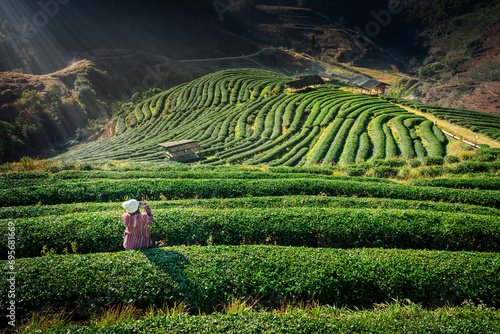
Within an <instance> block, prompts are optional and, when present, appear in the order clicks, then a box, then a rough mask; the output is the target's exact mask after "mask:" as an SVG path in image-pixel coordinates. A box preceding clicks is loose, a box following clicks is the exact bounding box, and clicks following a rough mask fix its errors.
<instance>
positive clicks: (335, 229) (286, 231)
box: [0, 207, 500, 259]
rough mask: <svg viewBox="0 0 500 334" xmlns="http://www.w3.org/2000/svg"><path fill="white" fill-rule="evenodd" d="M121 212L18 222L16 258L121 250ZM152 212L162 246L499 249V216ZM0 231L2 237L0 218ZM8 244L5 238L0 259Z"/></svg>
mask: <svg viewBox="0 0 500 334" xmlns="http://www.w3.org/2000/svg"><path fill="white" fill-rule="evenodd" d="M121 214H122V212H116V211H113V212H109V213H105V214H103V213H99V212H93V213H88V214H82V213H79V214H68V215H64V216H61V217H56V216H46V217H40V218H26V219H18V220H17V222H16V238H17V240H18V246H17V247H16V257H17V258H21V257H36V256H39V255H40V254H45V255H47V254H49V253H55V252H57V253H64V252H67V249H71V244H75V245H77V248H78V252H79V253H95V252H110V251H119V250H122V249H123V247H122V243H123V238H122V232H123V226H122V225H121V224H118V223H117V222H119V221H120V220H121V219H120V217H121ZM154 215H155V224H154V227H152V228H151V230H152V232H151V237H152V238H153V240H155V241H156V242H162V243H163V244H165V245H168V246H172V245H193V244H197V245H207V242H208V241H207V240H208V239H210V240H211V243H212V244H213V245H241V244H261V245H262V244H272V245H283V246H307V247H340V248H354V247H384V248H413V249H443V250H475V251H490V252H495V251H499V250H500V229H499V226H500V225H499V223H500V221H499V219H498V218H497V217H487V216H474V215H466V214H463V213H461V214H454V213H450V212H447V213H437V212H435V213H433V212H426V211H418V212H417V211H413V210H382V209H379V210H376V211H374V210H370V209H368V210H367V209H351V208H349V209H346V208H335V209H330V208H308V207H305V208H293V210H290V208H285V209H280V208H272V209H266V208H254V209H244V208H242V209H238V208H235V209H229V210H228V209H223V210H219V209H200V208H196V209H189V208H180V209H167V210H158V209H156V210H155V211H154ZM283 222H286V223H285V224H284V223H283ZM1 231H3V232H5V233H7V222H6V221H5V222H4V224H2V227H1ZM3 232H2V233H3ZM318 235H321V236H320V237H318ZM7 246H8V245H7V240H4V241H3V242H2V243H1V247H0V250H2V251H3V252H2V254H5V256H3V259H5V258H6V256H7V250H8V248H7ZM49 250H50V251H49Z"/></svg>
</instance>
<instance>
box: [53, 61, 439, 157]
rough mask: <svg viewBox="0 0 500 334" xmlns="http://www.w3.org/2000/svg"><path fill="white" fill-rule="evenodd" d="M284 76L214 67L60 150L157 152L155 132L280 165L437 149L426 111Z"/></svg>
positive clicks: (160, 137) (214, 153)
mask: <svg viewBox="0 0 500 334" xmlns="http://www.w3.org/2000/svg"><path fill="white" fill-rule="evenodd" d="M291 80H292V78H290V77H284V76H283V75H279V74H276V73H274V72H268V71H263V70H255V69H240V70H226V71H221V72H216V73H214V74H210V75H207V76H204V77H202V78H200V79H197V80H194V81H192V82H190V83H187V84H184V85H181V86H178V87H174V88H172V89H170V90H168V91H165V92H163V93H160V94H158V95H156V96H154V97H152V98H151V99H149V100H146V101H144V102H141V103H139V104H137V105H135V106H127V107H124V108H123V112H122V113H121V114H120V115H119V116H118V118H117V123H116V136H115V137H113V138H109V139H105V140H102V141H99V142H96V143H94V144H90V145H85V146H84V147H81V148H79V149H75V150H71V151H70V152H69V153H67V154H64V155H62V156H61V157H60V158H61V159H78V160H82V161H96V160H99V159H114V160H127V161H162V160H164V154H163V153H162V151H161V148H160V147H159V146H158V144H159V143H161V142H166V141H177V140H183V139H192V140H196V141H197V142H198V143H199V144H200V145H201V146H202V147H203V149H204V150H203V151H202V152H201V155H202V157H203V159H204V160H203V163H210V164H224V163H231V164H235V163H243V164H246V165H254V164H262V163H265V164H269V165H271V166H274V165H276V166H277V165H284V166H302V165H318V164H320V165H323V166H328V165H332V164H336V163H340V164H344V165H346V164H352V163H355V162H362V161H367V160H370V159H372V160H373V159H389V158H393V157H397V156H401V157H403V158H406V159H412V158H420V159H422V158H424V157H427V156H429V157H439V158H440V157H444V156H445V155H446V145H447V142H448V140H447V138H446V136H445V135H444V134H443V132H442V131H441V130H440V129H439V128H438V127H437V126H434V124H433V123H432V122H431V121H429V120H427V119H426V118H425V117H422V116H417V115H416V114H413V113H411V112H408V111H406V110H405V109H403V108H401V107H399V106H397V105H395V104H393V103H391V102H388V101H385V100H381V99H379V98H376V97H369V96H364V95H359V94H353V93H350V92H347V91H344V90H341V89H339V88H340V87H336V86H333V85H329V84H326V85H322V86H320V87H317V88H311V89H309V90H306V91H302V92H298V93H293V94H292V93H287V92H286V91H285V89H284V86H283V85H284V84H285V83H286V82H289V81H291Z"/></svg>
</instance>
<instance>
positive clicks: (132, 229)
mask: <svg viewBox="0 0 500 334" xmlns="http://www.w3.org/2000/svg"><path fill="white" fill-rule="evenodd" d="M144 210H145V211H146V213H137V214H135V215H131V214H129V213H124V214H123V215H122V219H123V225H125V226H127V228H126V229H125V234H124V235H123V247H124V248H125V249H141V248H149V247H150V246H151V244H152V242H151V236H150V235H149V228H148V225H151V224H152V223H153V222H154V218H153V215H151V209H150V207H149V205H146V206H144Z"/></svg>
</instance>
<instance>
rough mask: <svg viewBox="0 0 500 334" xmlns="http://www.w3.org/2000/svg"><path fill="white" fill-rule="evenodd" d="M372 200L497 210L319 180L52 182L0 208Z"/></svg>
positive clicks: (0, 197)
mask: <svg viewBox="0 0 500 334" xmlns="http://www.w3.org/2000/svg"><path fill="white" fill-rule="evenodd" d="M319 194H325V195H329V196H356V197H377V198H382V197H383V198H395V199H411V200H430V201H443V200H445V201H447V202H450V203H464V204H475V205H481V206H488V207H493V208H500V195H499V192H498V191H491V190H482V191H479V190H461V189H448V188H432V187H414V186H405V185H394V184H382V183H371V182H355V181H336V180H323V179H319V180H318V179H274V180H273V179H271V180H265V179H264V180H238V179H205V180H203V179H202V180H195V179H186V180H182V179H181V180H161V179H138V180H135V179H134V180H97V181H96V180H94V181H92V182H52V183H51V184H50V185H45V186H35V187H20V188H16V189H6V190H3V191H2V192H0V206H17V205H29V204H37V203H40V204H59V203H74V202H108V201H114V202H116V201H121V200H123V199H124V198H127V197H128V198H148V199H150V200H160V199H181V198H194V197H196V198H211V197H216V198H220V197H225V198H227V197H245V196H284V195H319Z"/></svg>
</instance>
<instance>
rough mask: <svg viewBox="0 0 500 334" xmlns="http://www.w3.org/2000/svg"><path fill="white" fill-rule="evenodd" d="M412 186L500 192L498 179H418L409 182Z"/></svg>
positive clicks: (499, 180) (499, 179)
mask: <svg viewBox="0 0 500 334" xmlns="http://www.w3.org/2000/svg"><path fill="white" fill-rule="evenodd" d="M409 184H410V185H414V186H424V187H445V188H457V189H484V190H500V178H498V177H474V178H468V179H459V178H449V179H447V178H441V179H431V180H427V179H416V180H411V181H410V182H409Z"/></svg>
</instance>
